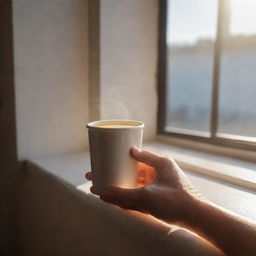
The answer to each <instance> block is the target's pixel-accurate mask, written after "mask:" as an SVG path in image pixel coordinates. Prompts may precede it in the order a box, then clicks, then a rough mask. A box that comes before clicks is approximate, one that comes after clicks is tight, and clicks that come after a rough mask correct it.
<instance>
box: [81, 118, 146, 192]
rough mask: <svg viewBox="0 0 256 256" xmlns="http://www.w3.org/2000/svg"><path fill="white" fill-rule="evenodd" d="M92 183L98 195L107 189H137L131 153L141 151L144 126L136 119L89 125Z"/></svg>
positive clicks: (135, 167) (105, 121)
mask: <svg viewBox="0 0 256 256" xmlns="http://www.w3.org/2000/svg"><path fill="white" fill-rule="evenodd" d="M86 127H87V128H88V133H89V144H90V156H91V168H92V183H93V187H94V190H95V193H96V194H97V195H99V194H100V193H101V192H102V191H103V190H104V189H105V188H107V187H123V188H135V187H136V185H137V175H138V174H137V166H136V161H135V160H134V159H133V158H132V157H131V156H130V150H131V148H132V147H134V146H136V147H138V148H141V146H142V137H143V128H144V124H143V123H142V122H139V121H133V120H103V121H95V122H91V123H88V124H87V126H86Z"/></svg>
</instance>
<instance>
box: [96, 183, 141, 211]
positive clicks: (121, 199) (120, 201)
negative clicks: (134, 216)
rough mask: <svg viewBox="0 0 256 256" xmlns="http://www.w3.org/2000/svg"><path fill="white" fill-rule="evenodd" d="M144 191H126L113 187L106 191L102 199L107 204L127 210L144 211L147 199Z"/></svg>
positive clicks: (102, 194) (138, 189)
mask: <svg viewBox="0 0 256 256" xmlns="http://www.w3.org/2000/svg"><path fill="white" fill-rule="evenodd" d="M143 190H144V189H143V188H137V189H126V188H117V187H112V188H107V189H105V190H104V191H103V192H102V193H101V195H100V198H101V199H102V200H103V201H105V202H108V203H112V204H115V205H118V206H120V207H122V208H125V209H130V210H137V211H143V208H144V207H143V206H144V203H145V199H146V198H145V193H143ZM143 212H144V211H143Z"/></svg>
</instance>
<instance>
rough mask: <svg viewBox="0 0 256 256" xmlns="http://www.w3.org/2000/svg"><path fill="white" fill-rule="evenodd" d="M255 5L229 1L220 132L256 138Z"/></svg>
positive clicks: (249, 1)
mask: <svg viewBox="0 0 256 256" xmlns="http://www.w3.org/2000/svg"><path fill="white" fill-rule="evenodd" d="M255 13H256V1H255V0H230V1H226V12H225V19H224V23H223V31H222V52H221V62H220V85H219V120H218V132H219V133H224V134H232V135H240V136H247V137H248V136H249V137H256V18H255V17H256V16H255Z"/></svg>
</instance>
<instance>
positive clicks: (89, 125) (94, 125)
mask: <svg viewBox="0 0 256 256" xmlns="http://www.w3.org/2000/svg"><path fill="white" fill-rule="evenodd" d="M121 122H122V123H127V125H129V124H130V125H131V126H129V127H115V128H114V127H106V126H97V124H101V123H108V124H117V123H121ZM133 124H134V126H133ZM136 124H137V125H136ZM144 126H145V125H144V123H143V122H141V121H136V120H129V119H109V120H98V121H93V122H89V123H87V124H86V128H88V129H97V130H98V129H99V130H130V129H142V128H144Z"/></svg>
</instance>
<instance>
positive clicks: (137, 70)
mask: <svg viewBox="0 0 256 256" xmlns="http://www.w3.org/2000/svg"><path fill="white" fill-rule="evenodd" d="M100 16H101V23H100V25H101V27H100V31H101V34H100V37H101V48H100V53H101V57H100V61H101V62H100V69H101V70H100V79H101V103H102V107H101V118H103V119H108V118H130V119H136V120H141V121H144V122H145V124H146V129H145V139H150V138H152V137H154V135H155V131H156V109H157V98H156V97H157V95H156V68H157V37H158V34H157V21H158V1H156V0H103V1H101V13H100Z"/></svg>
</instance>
